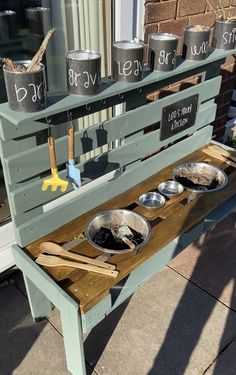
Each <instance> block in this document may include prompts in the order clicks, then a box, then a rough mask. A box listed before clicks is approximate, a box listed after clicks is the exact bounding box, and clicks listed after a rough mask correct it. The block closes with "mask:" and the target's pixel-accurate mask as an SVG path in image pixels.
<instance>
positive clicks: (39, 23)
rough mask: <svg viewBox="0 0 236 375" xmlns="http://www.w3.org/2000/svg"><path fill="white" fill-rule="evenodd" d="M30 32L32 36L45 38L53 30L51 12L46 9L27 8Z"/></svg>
mask: <svg viewBox="0 0 236 375" xmlns="http://www.w3.org/2000/svg"><path fill="white" fill-rule="evenodd" d="M25 11H26V18H27V19H28V24H29V31H30V34H32V35H38V36H44V35H46V33H47V31H48V30H49V29H50V28H51V23H52V22H51V10H50V8H45V7H34V8H27V9H26V10H25Z"/></svg>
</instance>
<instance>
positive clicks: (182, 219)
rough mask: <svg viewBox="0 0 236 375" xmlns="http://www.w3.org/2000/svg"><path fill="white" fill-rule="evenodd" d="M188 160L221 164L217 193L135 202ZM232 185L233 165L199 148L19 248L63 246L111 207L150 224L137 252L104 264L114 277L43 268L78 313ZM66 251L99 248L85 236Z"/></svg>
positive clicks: (235, 178) (34, 252)
mask: <svg viewBox="0 0 236 375" xmlns="http://www.w3.org/2000/svg"><path fill="white" fill-rule="evenodd" d="M203 148H204V147H203ZM189 161H193V162H196V161H204V162H210V163H211V164H212V165H215V166H219V167H221V168H222V169H224V170H225V171H226V173H227V175H228V178H229V183H228V185H227V186H226V187H225V188H224V189H222V190H220V191H218V192H214V193H205V194H202V195H200V196H199V197H197V198H196V199H194V200H192V201H190V202H188V199H187V198H188V196H189V195H190V192H188V191H184V192H183V193H182V194H181V195H180V196H178V197H175V198H170V199H168V198H167V202H166V205H165V206H164V207H163V208H160V209H156V210H152V211H149V210H147V209H145V208H144V207H142V206H139V205H138V204H137V200H138V197H139V196H140V194H142V193H144V192H147V191H153V190H156V189H157V186H158V184H159V183H160V182H162V181H165V180H167V179H171V172H172V169H173V168H174V167H175V166H176V165H179V164H182V163H184V162H189ZM235 186H236V171H235V169H234V168H232V167H229V166H228V165H227V164H226V163H224V162H221V161H219V160H217V159H214V158H212V157H208V156H206V155H205V154H204V153H203V152H202V151H201V149H199V150H198V151H196V152H194V153H192V154H190V155H188V156H186V157H185V158H183V159H181V160H179V161H178V162H176V163H174V164H172V165H169V166H168V167H167V168H164V169H163V170H161V171H160V172H158V173H157V174H155V175H153V176H152V177H150V178H148V179H147V180H145V181H144V182H142V183H140V184H138V185H136V186H134V187H133V188H131V189H129V190H128V191H127V192H125V193H123V194H120V195H118V196H117V197H115V198H113V199H111V200H110V201H108V202H106V203H104V204H102V205H100V206H98V207H96V208H95V209H93V210H91V211H89V212H87V213H86V214H84V215H82V216H81V217H79V218H77V219H75V220H73V221H71V222H70V223H68V224H66V225H64V226H63V227H62V228H59V229H57V230H56V231H54V232H52V233H50V234H48V235H47V236H44V237H42V238H41V239H39V240H37V241H35V242H33V243H32V244H30V245H29V246H27V247H26V250H25V251H26V252H27V253H28V254H30V256H31V257H32V258H33V259H35V257H37V256H38V255H39V253H40V250H39V245H40V243H41V242H44V241H54V242H56V243H59V244H63V243H65V242H68V241H70V240H73V238H74V237H75V236H77V235H78V234H79V233H81V232H83V231H84V228H85V226H86V223H87V222H88V221H89V220H90V219H91V218H92V217H93V216H94V215H95V214H96V213H98V212H100V211H104V210H108V209H112V208H127V209H131V210H133V211H135V212H138V213H140V214H142V215H144V216H145V217H147V219H148V220H149V222H150V225H151V227H152V236H151V239H150V240H149V242H148V243H147V244H146V246H144V247H143V248H142V249H141V250H140V252H139V253H138V254H137V255H135V254H134V253H132V252H131V253H126V254H114V255H111V258H110V259H109V262H110V263H112V264H115V265H116V266H117V270H118V271H119V276H118V277H117V278H116V279H114V278H111V277H107V276H103V275H99V274H96V273H91V272H87V271H81V270H74V269H72V268H68V267H58V268H50V269H49V268H48V269H47V270H46V271H47V273H48V274H49V275H51V276H52V277H53V279H54V280H56V281H57V282H59V283H60V286H61V287H62V288H63V289H64V290H65V291H66V292H68V293H69V294H70V295H71V296H72V297H73V298H74V299H75V300H76V301H78V302H79V305H80V310H81V313H85V312H87V311H88V310H89V309H91V308H92V307H93V306H94V305H95V304H96V303H98V302H99V301H101V300H102V299H103V298H104V297H105V296H106V295H108V294H109V292H110V290H111V288H112V287H114V285H116V284H117V283H118V282H119V281H121V280H122V279H124V278H125V277H126V276H127V275H128V274H129V273H130V272H131V271H132V270H134V269H135V268H136V267H137V266H139V265H140V264H141V263H143V262H145V261H146V260H147V259H149V258H150V257H151V256H153V255H154V254H155V253H156V252H158V251H159V250H160V249H162V248H163V247H164V246H165V245H166V244H168V243H169V242H171V241H172V240H174V239H175V238H176V237H178V236H180V235H181V234H182V233H184V232H186V231H188V230H190V228H193V227H194V226H196V225H197V224H198V223H199V222H201V221H202V220H204V218H205V217H206V216H207V215H208V214H209V213H210V212H212V211H213V210H214V209H215V208H217V206H218V205H220V204H221V203H222V202H224V201H226V200H228V199H229V198H230V197H231V196H232V195H234V194H235ZM72 251H73V252H75V253H78V254H84V255H87V256H90V257H97V256H99V255H100V254H101V252H99V251H97V250H96V249H95V248H94V247H93V246H92V245H90V244H89V243H88V241H87V240H82V241H81V242H80V243H79V244H77V245H76V246H75V247H74V248H73V249H72Z"/></svg>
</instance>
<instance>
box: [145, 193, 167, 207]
mask: <svg viewBox="0 0 236 375" xmlns="http://www.w3.org/2000/svg"><path fill="white" fill-rule="evenodd" d="M165 201H166V199H165V197H163V195H161V194H159V193H156V192H154V191H151V192H149V193H145V194H143V195H141V196H140V197H139V203H140V204H141V205H142V206H144V207H145V208H147V209H149V210H153V209H156V208H160V207H162V206H164V204H165Z"/></svg>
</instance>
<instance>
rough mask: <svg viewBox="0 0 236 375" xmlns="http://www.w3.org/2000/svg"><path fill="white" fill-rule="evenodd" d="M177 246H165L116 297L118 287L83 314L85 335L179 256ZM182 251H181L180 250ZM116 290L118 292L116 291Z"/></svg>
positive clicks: (135, 274)
mask: <svg viewBox="0 0 236 375" xmlns="http://www.w3.org/2000/svg"><path fill="white" fill-rule="evenodd" d="M176 248H177V245H176V243H175V242H174V241H172V242H170V243H169V244H168V245H166V246H164V247H163V248H162V249H161V250H160V251H158V252H157V253H156V254H155V255H153V256H152V257H151V258H150V259H148V260H147V261H146V262H144V263H142V264H141V265H140V266H138V267H137V268H135V270H134V271H132V272H131V273H130V274H129V276H128V277H127V278H126V279H125V283H124V284H122V281H121V286H120V288H119V293H118V295H117V296H116V291H117V286H116V288H114V290H112V289H111V291H110V294H109V296H107V297H105V298H104V299H103V300H102V301H101V302H99V303H97V304H96V305H95V306H94V307H92V308H91V309H90V310H89V311H88V312H86V313H85V314H82V322H83V329H84V333H86V332H89V331H90V330H91V329H92V328H93V327H95V326H96V325H97V324H98V323H99V322H100V321H101V320H103V319H104V318H105V317H106V315H108V314H109V313H110V312H111V311H113V310H115V309H116V308H117V307H118V306H119V305H120V304H121V303H122V302H124V301H125V300H126V299H127V298H128V297H130V296H131V295H132V294H133V293H134V292H135V290H136V289H137V288H139V287H140V286H141V285H143V284H144V283H145V282H147V281H148V280H149V279H150V278H151V277H152V276H153V275H155V274H156V273H157V272H159V271H160V270H161V268H162V267H164V266H165V265H166V264H167V263H168V262H169V261H170V260H171V259H172V258H173V257H174V256H176V255H177V250H176ZM179 251H180V250H179ZM179 251H178V252H179ZM115 289H116V290H115Z"/></svg>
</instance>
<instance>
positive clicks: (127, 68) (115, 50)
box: [112, 40, 144, 82]
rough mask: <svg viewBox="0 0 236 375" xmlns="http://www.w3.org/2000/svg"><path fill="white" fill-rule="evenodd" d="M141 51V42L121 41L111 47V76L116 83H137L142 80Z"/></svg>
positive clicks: (142, 46) (142, 47)
mask: <svg viewBox="0 0 236 375" xmlns="http://www.w3.org/2000/svg"><path fill="white" fill-rule="evenodd" d="M143 51H144V45H143V43H142V42H141V41H136V40H122V41H120V42H115V43H113V46H112V76H113V78H114V79H115V80H116V81H123V82H138V81H141V80H142V79H143Z"/></svg>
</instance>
